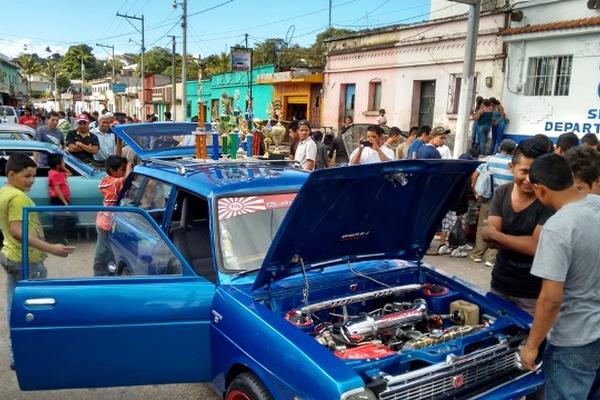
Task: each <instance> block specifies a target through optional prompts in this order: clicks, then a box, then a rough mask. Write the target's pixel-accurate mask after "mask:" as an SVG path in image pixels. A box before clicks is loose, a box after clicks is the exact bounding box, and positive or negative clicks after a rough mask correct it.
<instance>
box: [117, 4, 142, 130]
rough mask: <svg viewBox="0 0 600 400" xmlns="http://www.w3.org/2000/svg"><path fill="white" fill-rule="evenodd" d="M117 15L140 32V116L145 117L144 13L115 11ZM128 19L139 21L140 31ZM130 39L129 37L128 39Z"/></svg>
mask: <svg viewBox="0 0 600 400" xmlns="http://www.w3.org/2000/svg"><path fill="white" fill-rule="evenodd" d="M117 17H123V18H125V19H126V20H127V22H129V23H130V24H131V26H133V27H134V28H135V30H136V31H138V32H139V33H141V34H142V45H141V47H142V58H141V63H140V64H141V65H140V75H141V78H142V113H143V114H142V118H145V116H146V84H145V82H144V77H145V75H146V74H145V70H144V53H145V52H146V48H145V45H144V15H143V14H142V16H141V17H137V16H135V15H133V16H131V15H127V14H121V13H120V12H117ZM130 19H135V20H137V21H141V22H142V30H141V31H140V30H139V29H138V28H136V27H135V25H133V24H132V23H131V22H130V21H129V20H130ZM129 40H130V41H131V39H129Z"/></svg>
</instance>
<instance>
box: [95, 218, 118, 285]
mask: <svg viewBox="0 0 600 400" xmlns="http://www.w3.org/2000/svg"><path fill="white" fill-rule="evenodd" d="M96 233H97V234H98V237H97V239H96V254H95V255H94V276H108V275H113V273H111V272H109V270H108V264H109V263H110V262H111V261H114V260H115V256H114V254H113V251H112V247H111V246H110V240H109V238H108V231H105V230H104V229H101V228H99V227H97V226H96Z"/></svg>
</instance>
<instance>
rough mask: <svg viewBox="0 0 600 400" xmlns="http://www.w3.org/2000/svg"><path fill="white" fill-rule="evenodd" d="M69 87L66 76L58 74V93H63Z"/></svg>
mask: <svg viewBox="0 0 600 400" xmlns="http://www.w3.org/2000/svg"><path fill="white" fill-rule="evenodd" d="M70 86H71V80H70V79H69V77H68V76H66V75H65V74H63V73H60V74H58V76H57V77H56V87H57V89H58V93H64V92H66V91H67V89H68V88H69V87H70Z"/></svg>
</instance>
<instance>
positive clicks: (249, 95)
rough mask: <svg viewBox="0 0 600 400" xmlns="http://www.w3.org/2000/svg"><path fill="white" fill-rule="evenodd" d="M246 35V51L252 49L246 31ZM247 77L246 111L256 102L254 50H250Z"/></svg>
mask: <svg viewBox="0 0 600 400" xmlns="http://www.w3.org/2000/svg"><path fill="white" fill-rule="evenodd" d="M244 36H245V40H246V51H250V49H249V48H248V34H247V33H245V34H244ZM246 77H247V79H248V93H247V98H246V111H251V110H252V108H253V106H254V102H253V101H252V52H250V69H249V70H248V72H246ZM248 108H250V110H248Z"/></svg>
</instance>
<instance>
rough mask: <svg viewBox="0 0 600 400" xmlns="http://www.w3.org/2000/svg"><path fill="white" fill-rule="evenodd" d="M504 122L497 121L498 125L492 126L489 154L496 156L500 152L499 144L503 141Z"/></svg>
mask: <svg viewBox="0 0 600 400" xmlns="http://www.w3.org/2000/svg"><path fill="white" fill-rule="evenodd" d="M505 126H506V120H500V121H498V125H496V126H492V145H491V146H490V154H496V153H497V152H499V151H500V149H499V147H500V143H502V140H503V139H504V127H505Z"/></svg>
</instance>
